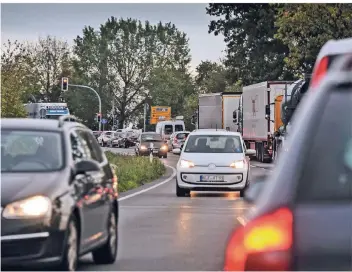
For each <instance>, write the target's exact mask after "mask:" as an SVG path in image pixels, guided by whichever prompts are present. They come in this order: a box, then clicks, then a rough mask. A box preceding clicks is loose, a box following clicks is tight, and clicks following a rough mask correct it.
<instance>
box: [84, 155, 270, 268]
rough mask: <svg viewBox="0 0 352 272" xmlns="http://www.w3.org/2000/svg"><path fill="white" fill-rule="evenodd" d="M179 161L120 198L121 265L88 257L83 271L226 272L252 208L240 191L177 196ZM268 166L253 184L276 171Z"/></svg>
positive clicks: (257, 170) (257, 169) (258, 170)
mask: <svg viewBox="0 0 352 272" xmlns="http://www.w3.org/2000/svg"><path fill="white" fill-rule="evenodd" d="M120 150H121V149H114V151H115V152H119V153H120V152H121V151H120ZM129 150H131V151H133V149H132V148H131V149H129ZM178 158H179V157H178V156H175V155H170V153H169V157H168V158H167V159H163V161H164V162H165V164H166V165H168V166H169V167H168V171H167V174H166V175H165V176H164V177H163V178H162V179H160V180H159V181H156V182H153V183H151V184H147V185H145V186H143V187H142V188H139V189H136V190H133V191H131V192H127V193H126V194H122V195H120V202H119V203H120V218H119V252H118V259H117V261H116V262H115V263H114V264H112V265H94V264H93V261H92V258H91V256H90V255H89V254H88V255H86V256H84V257H83V258H82V259H81V263H80V266H79V269H80V270H94V271H108V270H138V271H146V270H156V271H160V270H163V271H166V270H173V271H185V270H187V271H190V270H193V271H195V270H198V271H199V270H207V271H210V270H212V271H214V270H222V268H223V257H224V249H225V245H226V241H227V238H228V236H229V234H230V233H231V231H232V229H233V228H234V227H235V226H236V225H238V224H239V222H240V218H241V216H242V215H243V213H244V212H245V211H246V209H248V208H249V206H248V205H246V203H245V202H244V201H243V200H242V199H241V198H240V197H239V195H238V193H236V192H231V193H212V194H209V193H192V194H191V197H189V198H187V197H186V198H177V197H176V192H175V189H176V188H175V179H174V171H175V170H174V168H173V167H175V166H176V163H177V160H178ZM262 166H263V165H260V164H258V163H255V162H254V163H253V167H252V169H251V179H252V180H255V177H256V176H258V175H263V173H267V172H268V171H272V168H271V166H268V165H266V166H268V167H266V169H264V168H262Z"/></svg>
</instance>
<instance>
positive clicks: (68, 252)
mask: <svg viewBox="0 0 352 272" xmlns="http://www.w3.org/2000/svg"><path fill="white" fill-rule="evenodd" d="M66 233H67V234H66V243H65V245H64V246H65V248H64V253H63V256H62V261H61V264H60V267H59V268H60V270H61V271H76V269H77V263H78V252H79V234H78V231H77V220H76V218H75V217H74V216H71V219H70V221H69V223H68V225H67V230H66Z"/></svg>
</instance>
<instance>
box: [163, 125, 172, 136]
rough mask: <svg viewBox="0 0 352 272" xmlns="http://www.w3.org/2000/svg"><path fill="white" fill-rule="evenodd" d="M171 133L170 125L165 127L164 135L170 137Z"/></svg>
mask: <svg viewBox="0 0 352 272" xmlns="http://www.w3.org/2000/svg"><path fill="white" fill-rule="evenodd" d="M172 133H173V127H172V125H165V134H166V135H171V134H172Z"/></svg>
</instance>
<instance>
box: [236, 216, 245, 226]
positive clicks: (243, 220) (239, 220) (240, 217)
mask: <svg viewBox="0 0 352 272" xmlns="http://www.w3.org/2000/svg"><path fill="white" fill-rule="evenodd" d="M236 219H237V221H238V222H240V224H241V225H242V226H244V225H246V223H247V222H246V219H244V218H243V217H242V216H237V218H236Z"/></svg>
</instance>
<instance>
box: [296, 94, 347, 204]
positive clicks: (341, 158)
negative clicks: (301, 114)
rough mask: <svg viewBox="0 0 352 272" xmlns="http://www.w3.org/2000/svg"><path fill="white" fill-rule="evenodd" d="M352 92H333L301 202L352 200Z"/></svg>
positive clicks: (305, 177)
mask: <svg viewBox="0 0 352 272" xmlns="http://www.w3.org/2000/svg"><path fill="white" fill-rule="evenodd" d="M351 105H352V92H332V93H331V94H330V97H329V98H328V100H327V104H326V105H325V106H324V111H323V114H322V116H321V118H320V122H319V123H317V124H316V130H315V135H313V137H312V144H311V146H309V147H308V148H309V153H308V156H307V163H306V164H305V167H304V170H303V173H302V176H301V179H300V183H299V184H298V193H297V198H298V200H300V201H303V202H310V201H343V200H351V199H352V106H351Z"/></svg>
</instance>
